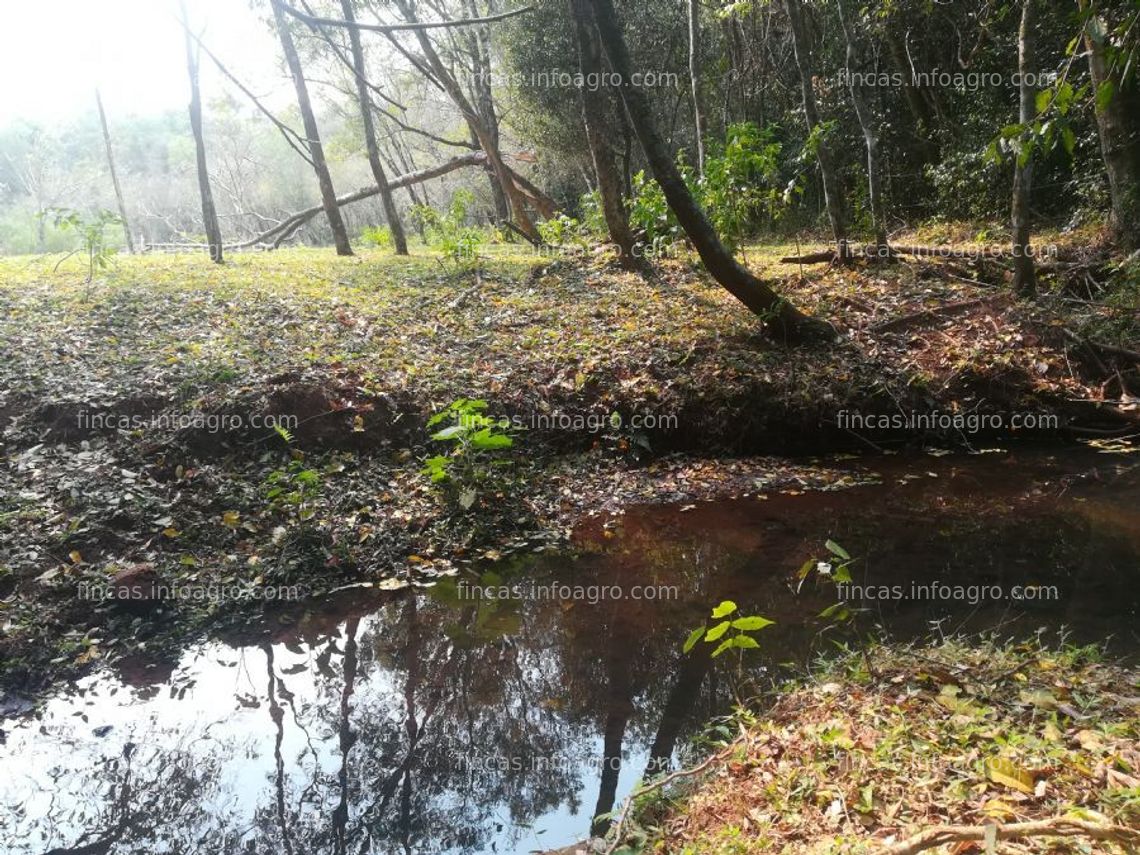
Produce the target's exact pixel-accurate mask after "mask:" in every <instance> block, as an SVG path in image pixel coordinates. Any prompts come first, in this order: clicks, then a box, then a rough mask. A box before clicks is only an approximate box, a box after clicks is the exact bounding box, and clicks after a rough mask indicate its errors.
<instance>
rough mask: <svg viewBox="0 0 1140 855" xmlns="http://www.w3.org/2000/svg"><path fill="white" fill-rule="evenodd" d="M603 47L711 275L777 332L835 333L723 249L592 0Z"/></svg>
mask: <svg viewBox="0 0 1140 855" xmlns="http://www.w3.org/2000/svg"><path fill="white" fill-rule="evenodd" d="M591 5H592V7H593V10H594V18H595V21H596V23H597V26H598V33H599V35H600V36H601V40H602V48H603V49H604V50H605V52H606V56H607V57H608V58H609V61H610V67H611V68H612V69H613V70H614V72H615V73H616V74H617V75H618V76H619V77H620V79H621V84H620V92H621V97H622V101H623V102H624V103H625V107H626V111H627V112H628V114H629V119H630V123H631V124H632V125H633V131H634V133H635V134H636V135H637V138H638V140H639V141H640V143H641V147H642V149H643V150H644V151H645V156H646V159H647V160H648V161H649V166H650V169H651V170H652V171H653V177H654V178H655V179H656V180H657V183H658V184H659V185H661V189H662V191H663V192H664V194H665V198H666V200H667V201H668V203H669V207H670V208H671V209H672V210H673V213H674V214H675V215H676V217H677V220H678V221H679V222H680V224H681V227H682V228H683V229H684V230H685V233H686V234H687V235H688V236H689V239H690V240H691V241H692V242H693V245H694V246H695V247H696V249H697V253H698V254H699V255H700V257H701V261H703V262H704V265H705V267H706V268H707V269H708V271H709V273H710V274H711V275H712V277H713V278H714V279H715V280H716V281H717V282H719V283H720V284H721V285H722V286H724V288H725V289H726V290H727V291H728V292H729V293H731V294H732V295H733V296H734V297H736V298H737V299H738V300H740V302H742V303H743V304H744V305H745V306H747V307H748V308H749V309H750V310H752V311H753V312H754V313H755V314H757V315H759V316H761V317H762V318H764V319H765V322H766V323H767V324H768V325H769V326H770V327H772V328H773V329H774V330H775V331H776V332H778V333H780V334H782V335H783V336H785V337H786V338H788V339H807V338H827V339H831V338H834V336H835V330H834V329H833V328H832V326H831V324H828V323H826V322H825V321H820V320H817V319H815V318H810V317H808V316H806V315H804V314H802V313H801V312H799V311H798V310H797V309H796V308H795V306H793V305H792V304H791V303H789V302H788V301H787V300H785V299H783V298H782V297H780V296H779V295H778V294H776V293H775V292H774V291H772V289H771V288H769V287H768V286H767V285H766V284H765V283H764V282H761V281H760V280H759V279H757V278H756V277H755V276H753V275H752V274H751V273H749V272H748V271H747V270H745V269H744V268H743V267H742V266H741V265H740V264H739V263H738V262H737V261H736V259H735V258H733V257H732V254H731V253H730V252H729V251H728V250H727V249H725V247H724V244H722V243H721V241H720V238H719V237H718V236H717V234H716V231H715V230H714V229H713V227H712V225H711V224H710V223H709V220H708V217H706V216H705V213H704V211H702V210H701V208H700V206H699V205H698V204H697V203H696V201H695V200H694V199H693V197H692V195H691V194H690V193H689V188H688V187H686V186H685V182H684V180H683V179H682V178H681V174H680V173H679V172H678V171H677V166H676V164H675V163H674V162H673V157H672V155H671V153H670V152H669V150H668V148H667V147H666V146H665V143H664V142H663V141H662V139H661V137H660V136H659V135H658V132H657V128H656V126H655V124H654V121H653V110H652V108H651V107H650V105H649V100H648V98H647V97H646V95H645V93H644V92H643V91H641V90H639V89H637V88H635V87H634V86H633V85H632V84H631V79H632V78H631V74H632V70H631V67H630V66H631V63H630V59H629V52H628V50H627V49H626V45H625V38H624V37H623V35H622V31H621V26H620V24H619V23H618V20H617V14H616V13H615V12H614V7H613V3H612V0H591Z"/></svg>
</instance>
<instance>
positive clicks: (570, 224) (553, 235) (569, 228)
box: [538, 214, 589, 247]
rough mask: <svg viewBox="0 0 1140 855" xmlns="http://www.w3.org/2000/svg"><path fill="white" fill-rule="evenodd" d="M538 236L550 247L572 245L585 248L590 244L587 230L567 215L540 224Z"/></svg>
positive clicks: (560, 215)
mask: <svg viewBox="0 0 1140 855" xmlns="http://www.w3.org/2000/svg"><path fill="white" fill-rule="evenodd" d="M538 234H539V236H540V237H541V238H542V242H543V243H545V244H549V245H550V246H562V245H563V244H566V243H572V244H577V245H579V246H583V247H585V246H587V245H588V243H589V241H588V237H589V234H588V232H587V230H586V229H585V228H584V227H583V226H582V224H581V223H580V222H579V221H578V220H576V219H574V218H573V217H568V216H566V214H556V215H555V216H554V217H552V218H551V219H549V220H543V221H542V222H541V223H539V224H538Z"/></svg>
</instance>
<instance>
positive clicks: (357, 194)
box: [226, 151, 487, 249]
mask: <svg viewBox="0 0 1140 855" xmlns="http://www.w3.org/2000/svg"><path fill="white" fill-rule="evenodd" d="M486 160H487V155H486V154H484V153H483V152H481V151H473V152H471V153H470V154H463V155H460V156H459V157H453V158H452V159H451V160H447V161H444V162H443V163H440V164H436V165H435V166H429V167H428V168H427V169H420V170H418V171H416V172H409V173H406V174H405V175H399V176H397V177H395V178H393V179H392V180H391V181H389V182H388V189H390V190H396V189H398V188H400V187H407V186H408V185H409V184H419V183H421V182H424V181H430V180H431V179H432V178H438V177H439V176H441V175H446V174H447V173H448V172H451V171H453V170H455V169H459V168H461V167H464V166H481V165H482V164H484V163H485V162H486ZM379 194H380V187H379V185H376V184H373V185H372V186H370V187H361V188H360V189H359V190H354V191H353V192H352V193H346V194H344V195H343V196H337V199H336V204H337V207H338V208H342V207H344V206H345V205H351V204H352V203H353V202H359V201H361V200H362V199H368V198H370V197H372V196H378V195H379ZM322 210H324V209H323V208H322V206H320V205H314V206H313V207H311V208H305V209H304V210H303V211H298V212H297V213H295V214H290V215H289V216H288V217H286V218H285V219H284V220H282V221H281V222H280V223H278V224H277V225H275V226H274V227H273V228H271V229H267V230H266V231H264V232H262V233H261V234H259V235H257V236H256V237H254V238H250V239H249V240H247V241H243V242H242V243H239V244H234V245H233V246H228V247H226V249H248V248H249V247H252V246H257V245H258V244H265V243H269V242H270V241H272V246H273V247H274V248H276V247H278V246H280V245H281V243H282V242H284V241H285V240H286V239H287V238H288V237H289V236H291V235H292V234H294V233H295V232H296V231H297V230H298V229H299V228H301V227H302V226H303V225H305V223H307V222H308V221H309V220H311V219H312V218H313V217H315V216H316V215H317V214H319V213H320V212H321V211H322Z"/></svg>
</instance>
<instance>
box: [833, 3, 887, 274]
mask: <svg viewBox="0 0 1140 855" xmlns="http://www.w3.org/2000/svg"><path fill="white" fill-rule="evenodd" d="M843 3H844V0H837V3H836V5H837V7H838V9H839V23H840V25H841V26H842V27H843V39H844V41H845V42H846V43H847V88H848V89H849V90H850V92H851V103H852V105H853V106H854V107H855V116H856V118H857V119H858V120H859V127H860V129H861V130H862V131H863V141H864V143H865V144H866V147H867V191H868V193H869V194H870V197H871V225H872V226H873V227H874V229H875V252H876V255H877V256H878V257H880V258H889V257H890V247H888V246H887V218H886V212H885V206H884V204H883V183H882V174H881V173H880V171H879V129H878V126H877V123H876V122H875V117H874V115H873V114H872V113H871V108H870V106H869V105H868V104H867V98H866V93H865V91H864V87H863V86H862V84H858V83H856V82H855V78H854V77H853V76H852V71H853V70H854V69H859V68H860V67H861V65H862V63H861V61H860V56H859V49H858V47H857V46H856V42H855V37H854V33H853V32H852V30H851V27H850V26H849V25H848V23H847V16H846V15H845V14H844V11H843Z"/></svg>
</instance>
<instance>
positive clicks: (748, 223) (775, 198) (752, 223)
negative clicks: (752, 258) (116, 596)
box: [695, 122, 783, 247]
mask: <svg viewBox="0 0 1140 855" xmlns="http://www.w3.org/2000/svg"><path fill="white" fill-rule="evenodd" d="M780 149H781V145H780V143H779V142H777V141H776V140H775V137H774V134H773V133H772V131H771V130H770V129H767V128H765V129H761V128H760V127H759V126H758V125H756V124H755V123H753V122H741V123H738V124H733V125H729V126H728V130H727V131H726V133H725V139H724V142H723V143H721V142H713V143H710V145H709V150H708V152H707V153H706V156H705V174H704V177H703V178H702V179H700V180H699V181H698V182H697V184H696V188H695V190H696V192H697V198H698V199H699V200H700V202H701V205H702V206H703V207H704V209H705V211H706V212H707V213H708V215H709V218H710V219H711V220H712V224H713V226H714V227H715V228H716V230H717V232H718V233H719V234H720V236H721V239H722V240H724V241H725V242H726V243H727V244H728V245H729V246H732V247H735V246H736V244H737V243H738V242H739V241H740V240H742V239H743V238H745V237H746V236H748V235H750V234H754V233H755V232H756V230H757V229H758V228H759V226H760V225H761V222H762V219H763V218H765V217H766V218H769V219H770V218H774V217H775V216H776V214H777V213H778V211H779V208H780V205H781V203H782V201H783V193H782V192H781V190H780V189H778V188H779V184H780V180H779V155H780Z"/></svg>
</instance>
